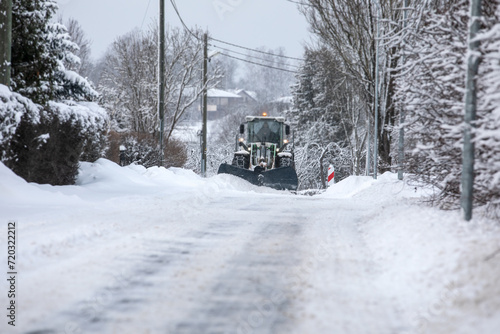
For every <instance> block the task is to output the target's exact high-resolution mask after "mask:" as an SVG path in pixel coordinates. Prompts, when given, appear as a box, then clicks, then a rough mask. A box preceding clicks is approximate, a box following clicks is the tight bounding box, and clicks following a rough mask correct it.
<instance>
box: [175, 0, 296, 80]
mask: <svg viewBox="0 0 500 334" xmlns="http://www.w3.org/2000/svg"><path fill="white" fill-rule="evenodd" d="M170 3H171V4H172V7H173V8H174V10H175V12H176V14H177V17H178V18H179V20H180V21H181V23H182V25H183V26H184V29H186V30H187V31H188V32H189V33H190V34H191V35H192V36H193V37H194V38H196V39H198V40H200V38H199V37H198V36H196V35H195V34H194V33H193V32H192V31H191V29H189V27H188V26H187V25H186V23H185V22H184V20H183V19H182V16H181V14H180V12H179V9H178V8H177V4H176V3H175V0H170ZM209 39H210V40H212V41H216V42H219V43H222V44H226V45H230V46H233V47H236V48H240V49H244V50H248V51H253V52H257V53H261V54H266V55H270V56H273V57H280V58H285V59H293V60H299V61H303V60H304V59H301V58H294V57H288V56H283V55H277V54H274V53H271V52H265V51H261V50H256V49H251V48H248V47H245V46H241V45H237V44H234V43H229V42H225V41H222V40H220V39H216V38H212V37H209ZM215 47H217V46H215ZM218 48H219V49H221V50H224V49H223V48H221V47H218ZM225 50H226V51H227V52H233V53H237V52H236V51H231V50H229V49H225ZM221 54H222V55H223V56H226V57H228V58H233V59H236V60H240V61H244V62H247V63H250V64H254V65H257V66H262V67H267V68H271V69H275V70H279V71H284V72H290V73H297V71H292V70H288V69H284V68H279V67H274V66H270V65H266V64H261V63H257V62H253V61H250V60H246V59H242V58H238V57H235V56H231V55H228V54H224V53H221ZM246 56H247V57H251V58H257V57H252V56H249V55H246ZM257 59H259V60H263V61H266V60H265V59H261V58H257ZM286 66H291V67H296V68H297V66H294V65H286Z"/></svg>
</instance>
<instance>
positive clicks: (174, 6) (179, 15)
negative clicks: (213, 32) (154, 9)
mask: <svg viewBox="0 0 500 334" xmlns="http://www.w3.org/2000/svg"><path fill="white" fill-rule="evenodd" d="M170 3H171V4H172V7H173V8H174V10H175V12H176V13H177V17H178V18H179V20H180V21H181V23H182V25H183V26H184V29H186V30H187V31H188V32H189V33H190V34H191V36H193V37H194V38H196V39H197V40H201V38H200V37H198V36H196V34H195V33H193V32H192V31H191V29H189V27H188V26H187V25H186V23H184V20H183V19H182V16H181V14H180V13H179V9H178V8H177V4H176V3H175V0H170Z"/></svg>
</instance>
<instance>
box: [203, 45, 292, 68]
mask: <svg viewBox="0 0 500 334" xmlns="http://www.w3.org/2000/svg"><path fill="white" fill-rule="evenodd" d="M208 45H210V46H212V47H214V48H217V49H220V50H224V51H227V52H231V53H234V54H237V55H241V56H246V57H248V58H253V59H257V60H260V61H265V62H268V63H274V64H277V65H282V66H288V67H294V68H296V69H299V68H300V67H299V66H296V65H293V64H287V63H280V62H275V61H274V60H270V59H264V58H260V57H255V56H251V55H249V54H245V53H242V52H238V51H234V50H230V49H226V48H223V47H220V46H218V45H215V44H208Z"/></svg>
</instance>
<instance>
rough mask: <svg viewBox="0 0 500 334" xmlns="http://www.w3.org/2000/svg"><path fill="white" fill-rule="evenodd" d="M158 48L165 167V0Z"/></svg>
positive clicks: (160, 163)
mask: <svg viewBox="0 0 500 334" xmlns="http://www.w3.org/2000/svg"><path fill="white" fill-rule="evenodd" d="M159 30H160V31H159V36H158V38H159V42H160V43H159V46H158V114H159V117H160V162H159V167H161V166H163V159H164V152H163V132H164V128H165V0H160V29H159Z"/></svg>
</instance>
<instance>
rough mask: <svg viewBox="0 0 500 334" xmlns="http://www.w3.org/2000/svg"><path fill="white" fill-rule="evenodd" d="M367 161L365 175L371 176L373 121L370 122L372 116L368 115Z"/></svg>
mask: <svg viewBox="0 0 500 334" xmlns="http://www.w3.org/2000/svg"><path fill="white" fill-rule="evenodd" d="M366 128H367V130H366V132H367V133H366V137H367V139H366V162H365V175H366V176H370V166H371V163H370V147H371V145H372V143H371V134H370V132H371V122H370V116H367V117H366Z"/></svg>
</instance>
